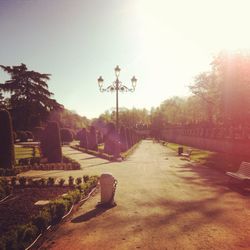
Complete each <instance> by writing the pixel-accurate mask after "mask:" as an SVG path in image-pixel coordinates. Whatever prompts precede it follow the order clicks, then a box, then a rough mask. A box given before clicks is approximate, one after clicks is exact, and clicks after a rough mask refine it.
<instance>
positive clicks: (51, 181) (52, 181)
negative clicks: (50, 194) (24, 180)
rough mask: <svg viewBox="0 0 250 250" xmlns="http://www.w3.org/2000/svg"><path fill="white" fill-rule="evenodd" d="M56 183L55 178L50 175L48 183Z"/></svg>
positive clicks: (50, 184)
mask: <svg viewBox="0 0 250 250" xmlns="http://www.w3.org/2000/svg"><path fill="white" fill-rule="evenodd" d="M54 184H55V178H53V177H49V178H48V180H47V185H48V186H54Z"/></svg>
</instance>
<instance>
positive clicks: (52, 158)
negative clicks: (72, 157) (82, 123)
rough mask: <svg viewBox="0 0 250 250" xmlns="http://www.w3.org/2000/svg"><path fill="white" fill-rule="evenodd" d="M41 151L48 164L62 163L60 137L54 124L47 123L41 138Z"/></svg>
mask: <svg viewBox="0 0 250 250" xmlns="http://www.w3.org/2000/svg"><path fill="white" fill-rule="evenodd" d="M41 149H42V152H43V156H44V157H45V158H47V159H48V162H49V163H52V162H53V163H54V162H62V148H61V137H60V133H59V127H58V124H57V123H56V122H48V124H47V127H46V128H45V130H44V133H43V136H42V141H41Z"/></svg>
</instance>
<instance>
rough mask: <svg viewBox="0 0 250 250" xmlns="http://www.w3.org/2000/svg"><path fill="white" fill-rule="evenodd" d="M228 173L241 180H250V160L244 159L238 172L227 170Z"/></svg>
mask: <svg viewBox="0 0 250 250" xmlns="http://www.w3.org/2000/svg"><path fill="white" fill-rule="evenodd" d="M226 174H227V175H229V176H230V177H231V179H232V178H234V179H237V180H239V181H243V182H250V162H244V161H243V162H242V163H241V164H240V167H239V169H238V171H237V172H226Z"/></svg>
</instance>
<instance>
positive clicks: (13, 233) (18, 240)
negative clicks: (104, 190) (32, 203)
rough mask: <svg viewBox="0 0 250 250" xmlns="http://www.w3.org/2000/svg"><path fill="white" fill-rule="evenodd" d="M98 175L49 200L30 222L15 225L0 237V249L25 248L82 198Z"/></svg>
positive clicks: (95, 182) (93, 185)
mask: <svg viewBox="0 0 250 250" xmlns="http://www.w3.org/2000/svg"><path fill="white" fill-rule="evenodd" d="M97 181H98V177H97V176H91V177H89V179H88V182H86V183H84V184H82V185H79V186H78V188H77V189H75V190H73V191H69V192H68V193H67V194H66V195H64V196H62V197H60V198H58V199H56V200H53V201H51V202H50V203H49V204H48V205H47V206H45V207H44V208H42V209H41V210H40V211H39V213H38V214H36V215H34V216H33V217H32V219H31V221H30V223H28V224H25V225H16V226H14V227H13V228H12V229H11V230H9V231H8V232H6V233H5V234H4V235H3V236H1V238H0V249H2V250H7V249H13V250H16V249H18V250H22V249H25V248H27V247H28V246H29V245H30V244H31V243H32V242H33V241H34V240H35V239H36V237H37V236H38V235H39V234H40V233H42V232H43V231H45V230H46V228H47V227H48V226H49V225H55V224H57V223H58V222H60V220H61V219H62V217H63V216H64V215H65V214H66V213H67V212H68V211H69V210H70V208H71V207H72V206H73V205H74V204H76V203H78V202H79V201H80V200H81V199H82V198H84V197H86V195H87V194H88V193H89V192H90V190H91V189H92V188H93V187H95V186H96V185H97Z"/></svg>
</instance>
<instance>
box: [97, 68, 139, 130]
mask: <svg viewBox="0 0 250 250" xmlns="http://www.w3.org/2000/svg"><path fill="white" fill-rule="evenodd" d="M120 71H121V69H120V68H119V66H118V65H117V66H116V67H115V76H116V80H115V81H114V82H113V83H112V84H111V85H109V86H107V87H106V88H103V81H104V80H103V78H102V77H101V76H100V77H99V78H98V80H97V81H98V85H99V90H100V91H101V92H114V91H115V92H116V130H117V132H118V128H119V110H118V103H119V100H118V92H134V91H135V87H136V83H137V79H136V78H135V76H133V77H132V79H131V82H132V88H128V87H127V86H125V85H124V84H123V83H122V82H121V81H120V80H119V78H118V77H119V75H120Z"/></svg>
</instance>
